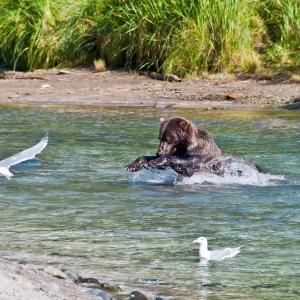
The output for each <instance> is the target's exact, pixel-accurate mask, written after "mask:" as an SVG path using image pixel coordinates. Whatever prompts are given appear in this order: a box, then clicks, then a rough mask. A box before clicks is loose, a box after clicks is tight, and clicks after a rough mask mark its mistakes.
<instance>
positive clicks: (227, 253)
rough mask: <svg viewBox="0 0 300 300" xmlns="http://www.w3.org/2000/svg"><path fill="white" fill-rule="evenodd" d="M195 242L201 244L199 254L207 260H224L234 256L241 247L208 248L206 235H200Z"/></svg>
mask: <svg viewBox="0 0 300 300" xmlns="http://www.w3.org/2000/svg"><path fill="white" fill-rule="evenodd" d="M193 244H199V245H200V248H199V256H200V257H202V258H205V259H207V260H223V259H225V258H230V257H234V256H235V255H237V254H238V253H239V252H240V248H241V247H236V248H223V249H218V250H211V251H209V250H208V249H207V239H206V238H205V237H199V238H197V239H196V240H194V241H193Z"/></svg>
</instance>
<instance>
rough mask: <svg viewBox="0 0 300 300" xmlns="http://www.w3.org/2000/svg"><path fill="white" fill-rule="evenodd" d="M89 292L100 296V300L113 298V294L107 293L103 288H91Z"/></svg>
mask: <svg viewBox="0 0 300 300" xmlns="http://www.w3.org/2000/svg"><path fill="white" fill-rule="evenodd" d="M90 294H92V295H94V296H96V297H100V298H101V299H102V300H114V297H113V295H111V294H110V293H107V292H105V291H103V290H98V289H91V290H90Z"/></svg>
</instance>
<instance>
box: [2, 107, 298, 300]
mask: <svg viewBox="0 0 300 300" xmlns="http://www.w3.org/2000/svg"><path fill="white" fill-rule="evenodd" d="M175 115H180V116H184V117H187V118H189V119H191V120H193V121H194V122H195V123H196V124H197V125H198V126H201V127H202V128H204V129H205V130H207V131H208V132H209V133H210V134H211V135H213V136H214V137H215V139H216V141H217V143H218V144H219V145H220V146H221V147H222V149H224V150H225V152H228V153H231V154H234V155H238V156H243V157H246V158H247V159H249V160H251V161H253V162H255V163H257V164H259V165H261V166H262V167H264V168H265V170H266V172H267V173H268V175H264V177H263V178H258V179H257V178H256V179H255V178H248V179H245V180H244V181H240V182H234V180H229V181H226V180H224V179H220V180H217V179H214V181H210V180H205V178H204V179H203V177H201V176H200V177H201V178H197V177H195V178H192V179H189V180H178V178H176V176H175V175H174V174H173V173H172V172H169V171H167V172H166V173H163V172H159V173H156V172H150V171H142V172H140V173H137V174H134V175H131V174H127V173H126V172H125V171H124V165H126V164H127V163H129V162H131V161H132V160H134V159H135V158H136V157H137V156H140V155H153V154H154V153H155V151H156V148H157V146H158V129H159V121H158V119H159V117H160V116H165V117H166V116H175ZM0 121H1V127H0V145H1V148H0V158H5V157H7V156H9V155H12V154H14V153H16V152H18V151H21V150H23V149H24V148H27V147H30V146H32V145H34V144H35V143H37V142H38V141H39V140H40V138H41V137H42V136H43V135H44V134H45V132H46V131H48V133H49V145H48V147H47V148H46V149H45V150H44V151H43V152H42V153H41V154H40V155H39V157H38V159H37V160H32V161H28V162H25V163H23V164H20V165H18V166H15V167H13V168H12V171H13V173H14V174H15V177H14V178H13V179H12V180H11V181H7V180H5V179H4V178H0V186H1V190H0V255H1V256H2V257H6V258H11V259H25V260H28V261H30V262H34V263H53V264H62V265H64V266H67V267H70V268H74V269H75V270H77V271H79V272H80V273H82V275H85V276H93V277H97V278H100V279H104V280H112V281H115V282H117V283H122V284H124V285H125V286H126V285H127V286H132V287H135V288H136V289H139V288H141V289H144V290H148V291H150V292H151V293H152V294H153V295H155V294H161V295H163V296H164V297H165V298H168V299H297V298H298V299H299V298H300V290H299V286H300V280H299V278H300V261H299V257H300V210H299V205H300V204H299V202H300V169H299V167H300V112H299V111H298V112H297V111H286V110H274V111H272V110H266V111H201V110H195V109H193V110H187V109H182V110H150V109H130V108H123V109H117V108H111V109H109V108H106V109H101V108H98V109H96V108H95V109H93V108H90V109H85V110H82V109H79V108H73V109H72V110H67V109H63V108H59V109H32V108H29V109H22V110H20V109H16V108H7V107H6V108H5V107H2V108H1V109H0ZM162 173H163V174H162ZM174 178H175V179H174ZM198 236H206V237H207V238H208V239H209V247H211V248H221V247H226V246H240V245H242V246H243V247H242V249H241V253H240V254H239V255H238V256H236V257H234V258H231V259H227V260H224V261H220V262H205V261H199V257H198V249H197V247H196V246H195V245H193V244H192V240H193V239H195V238H197V237H198Z"/></svg>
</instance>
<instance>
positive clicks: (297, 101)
mask: <svg viewBox="0 0 300 300" xmlns="http://www.w3.org/2000/svg"><path fill="white" fill-rule="evenodd" d="M0 75H1V76H0V78H2V79H1V80H0V104H3V105H4V104H9V105H34V106H40V107H43V106H57V105H80V106H81V105H84V106H147V107H154V108H168V107H196V108H205V109H214V108H274V107H289V108H299V106H300V81H298V80H297V79H290V78H286V77H285V76H281V77H280V76H277V77H273V78H272V77H265V78H260V79H257V78H249V77H247V78H245V77H244V78H239V79H236V78H233V77H231V78H229V77H228V75H227V74H219V75H214V76H209V77H207V78H202V79H192V80H183V81H178V80H173V81H167V80H157V79H162V78H161V77H160V76H148V75H149V74H143V75H138V74H136V73H128V72H118V71H105V72H100V73H95V72H93V70H91V69H84V68H82V69H70V70H57V69H52V70H38V71H35V72H27V73H22V72H13V71H7V72H3V73H1V74H0ZM145 75H146V76H145ZM151 77H152V78H151ZM153 78H155V79H153ZM171 78H172V77H171ZM165 79H169V78H165Z"/></svg>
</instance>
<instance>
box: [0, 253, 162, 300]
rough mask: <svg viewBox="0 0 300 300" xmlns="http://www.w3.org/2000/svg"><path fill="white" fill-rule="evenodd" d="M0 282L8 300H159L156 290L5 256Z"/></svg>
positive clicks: (0, 262) (0, 293)
mask: <svg viewBox="0 0 300 300" xmlns="http://www.w3.org/2000/svg"><path fill="white" fill-rule="evenodd" d="M0 280H1V286H0V299H5V300H15V299H30V300H35V299H36V300H51V299H58V300H66V299H72V300H97V299H98V300H113V299H119V300H122V299H124V300H125V299H131V298H130V294H131V292H133V291H139V292H140V293H142V294H143V295H144V296H145V297H150V298H149V299H154V298H156V296H155V294H154V293H153V291H150V290H149V289H147V290H145V289H144V288H142V287H141V286H131V285H128V284H125V283H116V282H115V281H110V280H109V282H106V281H105V282H103V281H102V280H101V278H92V277H81V274H79V273H77V271H76V270H73V269H68V268H63V267H62V266H61V265H57V264H49V263H48V264H47V263H38V264H35V263H31V262H27V261H22V260H21V261H20V260H15V259H8V258H4V257H0ZM146 295H147V296H146ZM160 299H161V300H163V299H165V298H162V297H160Z"/></svg>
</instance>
